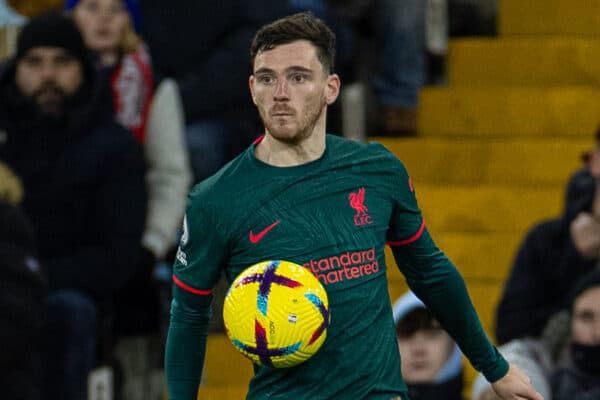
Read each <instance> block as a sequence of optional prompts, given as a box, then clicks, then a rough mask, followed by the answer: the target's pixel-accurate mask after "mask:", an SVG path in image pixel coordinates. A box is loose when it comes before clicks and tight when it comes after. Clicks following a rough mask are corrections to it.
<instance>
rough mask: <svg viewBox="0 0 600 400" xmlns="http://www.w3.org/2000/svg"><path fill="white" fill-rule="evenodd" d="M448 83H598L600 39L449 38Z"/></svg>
mask: <svg viewBox="0 0 600 400" xmlns="http://www.w3.org/2000/svg"><path fill="white" fill-rule="evenodd" d="M448 55H449V57H448V64H447V65H448V81H449V82H450V84H451V85H452V86H487V87H489V86H519V85H527V86H541V87H549V86H556V85H564V86H573V85H575V86H576V85H598V84H599V83H600V38H595V37H580V36H573V37H565V36H532V37H505V38H495V39H489V38H477V39H475V38H467V39H457V40H453V41H452V42H451V43H450V45H449V51H448Z"/></svg>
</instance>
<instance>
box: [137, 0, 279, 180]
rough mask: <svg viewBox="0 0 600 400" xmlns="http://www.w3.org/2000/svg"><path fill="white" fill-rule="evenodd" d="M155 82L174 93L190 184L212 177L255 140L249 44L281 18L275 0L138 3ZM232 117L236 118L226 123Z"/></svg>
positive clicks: (258, 129)
mask: <svg viewBox="0 0 600 400" xmlns="http://www.w3.org/2000/svg"><path fill="white" fill-rule="evenodd" d="M140 7H141V10H142V16H143V19H144V25H143V28H142V32H143V36H144V38H145V39H146V41H147V43H148V45H149V47H150V52H151V54H152V56H153V59H154V63H155V68H156V69H155V70H156V72H157V74H158V76H159V77H172V78H174V79H175V80H176V82H177V84H178V85H179V89H180V91H181V98H182V103H183V109H184V115H185V121H186V125H187V126H186V137H187V145H188V150H189V152H190V162H191V166H192V170H193V174H194V180H195V181H196V182H197V181H200V180H202V179H204V178H206V177H208V176H209V175H212V174H213V173H214V172H216V171H217V169H219V168H220V167H221V166H223V165H224V164H225V163H226V162H227V161H228V160H229V159H231V158H233V156H234V155H237V154H238V153H239V152H240V151H241V149H243V148H245V147H246V146H247V145H249V144H250V143H251V142H252V140H254V139H255V138H256V137H257V136H259V135H260V132H261V127H262V126H261V124H260V121H259V119H258V117H257V116H256V112H255V109H254V106H253V105H252V102H251V99H250V96H249V94H248V91H247V90H246V91H245V90H243V89H244V88H247V87H248V76H249V75H250V73H251V69H250V65H249V64H248V62H247V61H246V60H247V59H248V43H250V40H251V39H252V35H253V33H254V32H255V31H256V29H257V28H258V27H259V26H261V25H262V24H263V23H265V22H267V21H270V20H272V19H274V18H276V17H279V16H282V15H285V14H286V13H287V10H288V7H287V1H281V0H254V1H246V0H221V1H197V0H180V1H176V2H170V3H169V4H168V5H165V2H164V1H160V0H144V1H142V2H140ZM232 116H235V117H233V118H232Z"/></svg>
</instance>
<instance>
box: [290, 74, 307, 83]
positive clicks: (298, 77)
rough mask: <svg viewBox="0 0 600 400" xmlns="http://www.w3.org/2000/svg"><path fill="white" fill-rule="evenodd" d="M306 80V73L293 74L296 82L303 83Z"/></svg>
mask: <svg viewBox="0 0 600 400" xmlns="http://www.w3.org/2000/svg"><path fill="white" fill-rule="evenodd" d="M305 80H306V75H304V74H294V75H292V81H293V82H295V83H302V82H304V81H305Z"/></svg>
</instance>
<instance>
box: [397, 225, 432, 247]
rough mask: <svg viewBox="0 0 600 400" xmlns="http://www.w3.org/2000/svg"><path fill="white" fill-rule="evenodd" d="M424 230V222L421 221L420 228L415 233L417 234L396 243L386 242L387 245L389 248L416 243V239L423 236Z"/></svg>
mask: <svg viewBox="0 0 600 400" xmlns="http://www.w3.org/2000/svg"><path fill="white" fill-rule="evenodd" d="M424 230H425V220H423V222H421V227H420V228H419V230H418V231H417V233H415V234H414V235H412V236H411V237H409V238H408V239H404V240H400V241H398V242H388V245H390V246H404V245H405V244H409V243H412V242H416V241H417V239H419V238H420V237H421V235H422V234H423V231H424Z"/></svg>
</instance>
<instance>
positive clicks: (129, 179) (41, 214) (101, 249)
mask: <svg viewBox="0 0 600 400" xmlns="http://www.w3.org/2000/svg"><path fill="white" fill-rule="evenodd" d="M93 86H94V73H93V66H92V65H91V64H90V62H89V60H88V57H87V50H86V49H85V46H84V43H83V40H82V38H81V35H80V34H79V31H78V30H77V28H76V27H75V25H73V23H72V22H71V21H70V20H69V19H68V18H66V17H64V16H62V15H60V14H54V13H51V14H44V15H42V16H39V17H36V18H33V19H32V20H31V21H30V22H29V23H28V24H27V25H25V26H24V28H23V30H22V31H21V33H20V35H19V38H18V41H17V52H16V56H15V58H14V59H13V60H10V61H9V62H8V64H7V65H6V66H5V68H4V69H3V72H2V74H1V75H0V137H1V139H2V140H0V158H1V159H3V160H5V161H6V163H7V164H8V165H9V166H10V167H11V168H12V169H13V170H14V171H15V173H16V174H17V175H18V176H19V177H20V178H21V180H22V181H23V186H24V192H25V195H24V199H23V209H24V211H25V212H26V214H27V215H28V217H29V218H30V219H31V221H32V223H33V226H34V228H35V231H36V232H35V233H36V235H37V238H38V241H39V258H40V262H41V264H42V266H43V268H44V269H45V271H46V272H47V279H48V290H49V295H48V299H47V302H48V313H49V314H48V321H49V324H48V325H47V329H46V333H45V337H46V339H47V342H48V346H47V354H46V355H47V356H48V358H49V361H48V363H46V366H47V369H46V376H45V378H46V383H47V387H45V388H44V395H45V398H46V399H61V400H70V399H85V398H86V382H87V375H88V373H89V371H90V370H91V368H92V367H93V366H94V362H95V354H94V353H95V346H96V315H97V308H98V305H99V304H103V302H104V301H105V300H106V299H109V298H110V296H111V295H112V293H113V291H114V290H115V289H117V288H118V287H120V286H121V285H122V284H123V283H124V282H125V281H126V280H127V279H128V278H129V276H130V273H131V269H132V268H133V266H134V265H135V263H136V261H137V259H138V257H139V248H140V247H139V243H140V238H141V234H142V229H143V224H144V218H145V213H146V192H145V182H144V172H145V171H144V170H145V165H144V159H143V155H142V151H141V149H140V148H139V147H138V145H136V144H135V142H134V140H133V136H132V135H131V133H129V132H127V131H126V130H125V129H124V128H122V127H120V125H118V124H116V123H115V122H114V121H113V120H112V111H111V110H112V108H111V104H110V102H109V101H102V100H101V99H98V98H96V97H95V96H94V92H95V91H94V90H93ZM106 100H109V99H106Z"/></svg>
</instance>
